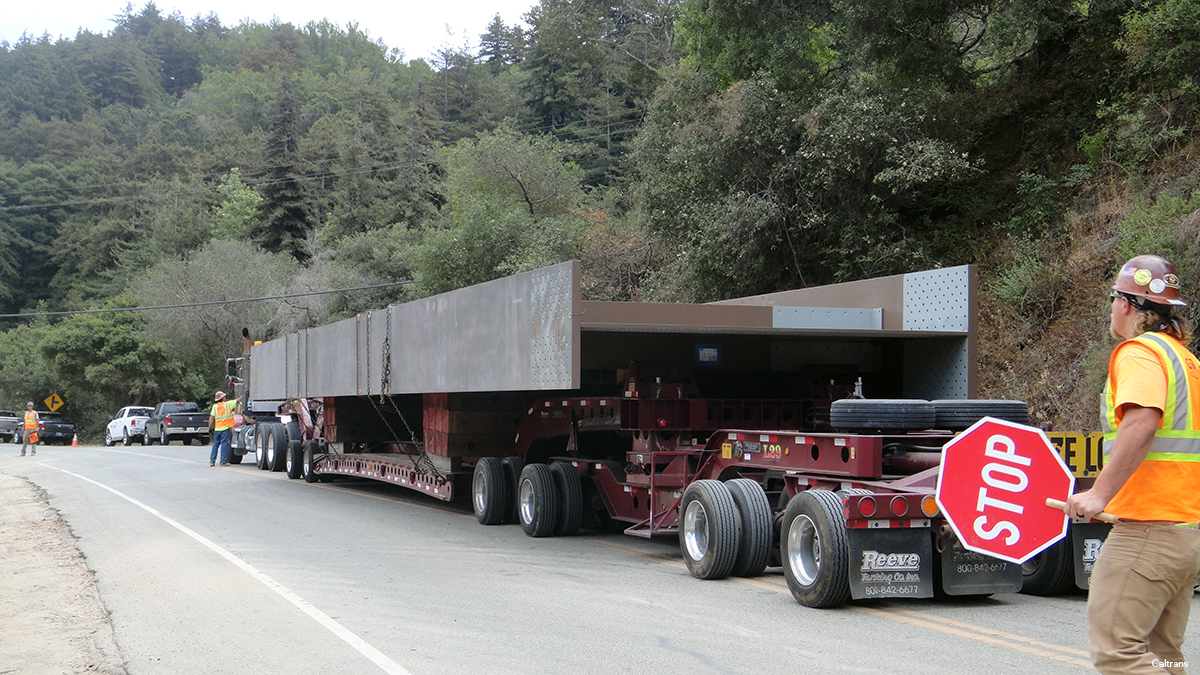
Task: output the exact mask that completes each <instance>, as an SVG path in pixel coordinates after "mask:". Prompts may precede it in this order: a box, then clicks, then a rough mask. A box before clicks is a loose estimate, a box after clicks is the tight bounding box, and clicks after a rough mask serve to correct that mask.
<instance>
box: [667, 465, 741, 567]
mask: <svg viewBox="0 0 1200 675" xmlns="http://www.w3.org/2000/svg"><path fill="white" fill-rule="evenodd" d="M741 538H742V521H741V518H739V517H738V511H737V504H736V503H735V502H734V501H733V495H731V494H730V493H729V488H727V487H725V484H724V483H722V482H721V481H719V480H709V479H706V480H698V481H695V482H693V483H692V484H691V485H689V486H687V489H685V490H684V491H683V499H682V500H680V502H679V550H680V552H681V553H683V561H684V562H685V563H687V568H688V572H690V573H691V575H692V576H694V577H696V578H697V579H724V578H725V577H727V576H729V572H730V571H732V570H733V565H734V563H736V562H737V557H738V541H739V540H740V539H741Z"/></svg>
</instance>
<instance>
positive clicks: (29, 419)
mask: <svg viewBox="0 0 1200 675" xmlns="http://www.w3.org/2000/svg"><path fill="white" fill-rule="evenodd" d="M37 423H38V414H37V412H35V411H33V410H26V411H25V428H26V429H36V428H37Z"/></svg>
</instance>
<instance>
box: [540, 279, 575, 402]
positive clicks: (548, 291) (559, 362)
mask: <svg viewBox="0 0 1200 675" xmlns="http://www.w3.org/2000/svg"><path fill="white" fill-rule="evenodd" d="M573 275H574V268H573V267H572V266H570V265H558V266H555V267H548V268H544V269H540V270H537V271H535V272H534V273H533V279H532V281H533V290H532V297H531V299H530V315H531V316H530V318H531V320H532V324H533V345H532V348H533V363H532V369H533V386H534V388H535V389H562V388H566V387H569V386H571V385H570V383H571V382H572V374H573V372H574V371H575V368H574V364H575V361H576V355H575V351H574V349H573V344H574V341H575V339H576V338H578V336H577V335H575V331H573V330H572V325H571V311H572V307H573V306H574V303H573V300H574V297H575V284H574V283H573V279H574V276H573Z"/></svg>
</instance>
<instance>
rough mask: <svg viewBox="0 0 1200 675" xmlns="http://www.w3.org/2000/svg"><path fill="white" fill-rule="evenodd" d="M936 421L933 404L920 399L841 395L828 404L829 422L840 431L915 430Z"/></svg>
mask: <svg viewBox="0 0 1200 675" xmlns="http://www.w3.org/2000/svg"><path fill="white" fill-rule="evenodd" d="M936 421H937V412H936V411H935V410H934V407H933V404H932V403H930V402H929V401H925V400H921V399H883V398H881V399H865V398H844V399H842V400H840V401H834V402H833V403H832V404H831V405H830V408H829V423H830V424H831V425H833V428H834V429H837V430H839V431H860V432H875V431H917V430H921V429H932V428H933V427H934V424H935V422H936Z"/></svg>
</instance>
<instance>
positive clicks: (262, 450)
mask: <svg viewBox="0 0 1200 675" xmlns="http://www.w3.org/2000/svg"><path fill="white" fill-rule="evenodd" d="M270 433H271V432H270V423H269V422H260V423H258V424H256V425H254V463H255V465H257V466H258V468H259V469H260V470H264V471H265V470H266V468H267V435H268V434H270Z"/></svg>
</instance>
